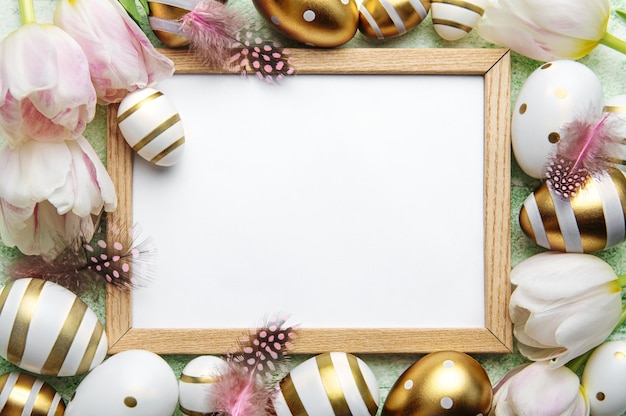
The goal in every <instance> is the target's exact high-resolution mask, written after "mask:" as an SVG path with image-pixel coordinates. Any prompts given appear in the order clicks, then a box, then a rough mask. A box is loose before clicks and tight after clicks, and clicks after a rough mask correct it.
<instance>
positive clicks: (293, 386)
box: [273, 352, 380, 416]
mask: <svg viewBox="0 0 626 416" xmlns="http://www.w3.org/2000/svg"><path fill="white" fill-rule="evenodd" d="M379 401H380V392H379V389H378V381H377V380H376V377H375V376H374V373H373V372H372V370H371V369H370V368H369V367H368V366H367V364H365V362H363V361H362V360H361V359H360V358H358V357H356V356H354V355H352V354H348V353H345V352H330V353H324V354H320V355H317V356H315V357H312V358H309V359H308V360H306V361H304V362H302V363H300V364H299V365H297V366H296V367H295V368H294V369H292V370H291V371H290V372H289V373H288V374H287V375H286V376H285V377H284V378H283V379H282V380H281V381H280V385H279V391H278V393H277V396H276V398H275V399H274V402H273V403H274V407H275V409H276V415H277V416H302V415H307V414H309V415H315V416H351V415H359V416H363V415H372V416H374V415H375V414H376V412H377V411H378V406H379Z"/></svg>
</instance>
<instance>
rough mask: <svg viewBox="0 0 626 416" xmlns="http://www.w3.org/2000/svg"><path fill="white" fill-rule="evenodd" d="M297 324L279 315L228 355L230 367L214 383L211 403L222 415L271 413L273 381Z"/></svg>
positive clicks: (209, 399) (239, 415)
mask: <svg viewBox="0 0 626 416" xmlns="http://www.w3.org/2000/svg"><path fill="white" fill-rule="evenodd" d="M295 336H296V328H295V327H293V326H285V320H284V319H276V320H272V321H270V322H268V323H267V325H266V326H265V327H262V328H258V329H256V330H255V331H253V332H251V333H250V334H249V336H248V337H246V338H245V339H243V340H242V341H241V342H240V345H239V347H238V350H237V351H235V352H234V353H231V354H228V355H227V356H226V362H227V363H228V366H227V370H226V371H225V372H224V373H223V374H220V375H219V376H218V378H217V381H216V382H215V383H214V384H213V385H212V388H211V390H210V393H209V396H208V397H207V400H208V403H210V405H211V407H212V408H213V409H215V410H216V412H217V413H218V414H219V415H228V416H271V415H273V413H274V411H273V406H272V399H273V396H274V394H275V391H276V389H275V386H274V382H275V381H276V379H277V378H278V377H277V372H278V371H282V370H284V367H285V363H286V360H287V354H288V350H289V348H290V347H291V343H292V342H293V340H294V339H295Z"/></svg>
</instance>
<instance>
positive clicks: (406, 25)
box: [359, 0, 431, 39]
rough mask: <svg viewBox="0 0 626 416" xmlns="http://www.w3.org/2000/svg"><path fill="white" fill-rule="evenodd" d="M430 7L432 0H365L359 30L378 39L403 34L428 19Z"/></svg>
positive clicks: (361, 9)
mask: <svg viewBox="0 0 626 416" xmlns="http://www.w3.org/2000/svg"><path fill="white" fill-rule="evenodd" d="M430 7H431V6H430V0H363V2H362V3H361V4H360V6H359V31H360V32H361V33H363V34H364V35H365V36H368V37H371V38H377V39H387V38H393V37H397V36H402V35H404V34H405V33H407V32H408V31H410V30H411V29H413V28H414V27H416V26H417V25H419V24H420V23H422V22H423V21H424V19H426V16H428V11H429V10H430Z"/></svg>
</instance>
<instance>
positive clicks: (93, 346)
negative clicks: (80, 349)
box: [76, 322, 104, 374]
mask: <svg viewBox="0 0 626 416" xmlns="http://www.w3.org/2000/svg"><path fill="white" fill-rule="evenodd" d="M103 335H104V327H103V326H102V324H100V322H97V323H96V327H95V328H94V329H93V332H92V333H91V339H90V340H89V343H88V344H87V345H88V347H87V349H86V350H85V353H84V354H83V358H82V359H81V360H80V364H79V366H78V370H77V371H76V374H83V373H86V372H87V371H89V370H90V369H91V364H92V363H93V360H94V357H95V356H96V352H98V346H99V345H100V342H101V340H102V337H103Z"/></svg>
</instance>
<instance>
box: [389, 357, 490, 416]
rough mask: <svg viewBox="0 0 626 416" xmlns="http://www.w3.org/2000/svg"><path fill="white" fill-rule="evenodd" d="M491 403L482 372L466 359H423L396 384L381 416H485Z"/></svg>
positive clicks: (477, 366)
mask: <svg viewBox="0 0 626 416" xmlns="http://www.w3.org/2000/svg"><path fill="white" fill-rule="evenodd" d="M492 399H493V394H492V386H491V382H490V380H489V377H488V376H487V373H486V372H485V369H484V368H483V367H482V366H481V365H480V364H479V363H478V362H477V361H476V360H474V359H473V358H472V357H470V356H469V355H467V354H465V353H462V352H456V351H439V352H433V353H430V354H428V355H425V356H424V357H422V358H421V359H419V360H418V361H416V362H415V363H414V364H413V365H411V366H410V367H409V368H408V369H407V370H406V371H405V372H404V373H402V375H401V376H400V377H399V378H398V380H396V382H395V383H394V385H393V386H392V388H391V390H390V391H389V395H388V396H387V400H386V401H385V405H384V407H383V410H382V414H381V416H445V415H449V416H452V415H454V416H466V415H467V416H476V415H480V414H482V415H487V414H488V413H489V410H490V409H491V402H492Z"/></svg>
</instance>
